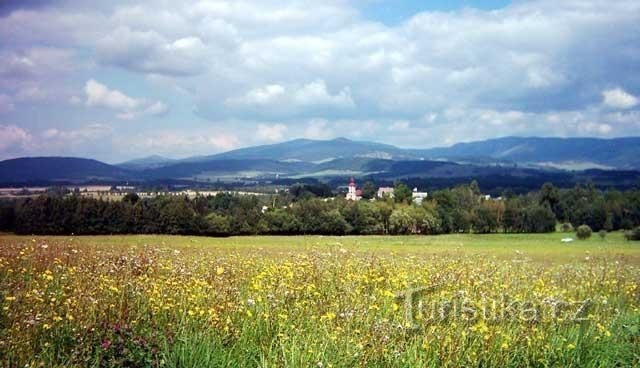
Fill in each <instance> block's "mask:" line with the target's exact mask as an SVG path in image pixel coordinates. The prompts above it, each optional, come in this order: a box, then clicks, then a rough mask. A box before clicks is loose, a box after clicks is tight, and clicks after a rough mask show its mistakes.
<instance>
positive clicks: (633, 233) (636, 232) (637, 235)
mask: <svg viewBox="0 0 640 368" xmlns="http://www.w3.org/2000/svg"><path fill="white" fill-rule="evenodd" d="M624 237H625V239H627V240H640V226H638V227H636V228H635V229H633V230H628V231H625V232H624Z"/></svg>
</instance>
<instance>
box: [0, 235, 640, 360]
mask: <svg viewBox="0 0 640 368" xmlns="http://www.w3.org/2000/svg"><path fill="white" fill-rule="evenodd" d="M566 236H568V234H561V233H555V234H544V235H528V234H526V235H502V234H493V235H443V236H428V237H427V236H425V237H420V236H412V237H378V236H366V237H330V236H325V237H321V236H307V237H232V238H204V237H173V236H95V237H25V236H14V235H8V234H7V235H1V236H0V303H1V306H2V309H1V310H0V366H9V367H11V366H15V367H25V366H29V367H35V366H43V367H51V366H78V367H85V366H166V367H203V366H215V367H217V366H232V367H250V366H261V367H281V366H287V367H353V366H362V367H364V366H367V367H369V366H379V367H387V366H404V367H430V366H431V367H440V366H449V367H460V366H482V367H490V366H500V367H516V366H539V367H549V366H557V367H614V366H621V367H627V366H640V309H639V308H640V287H639V286H638V285H639V284H640V244H638V243H637V242H635V243H634V242H627V241H625V240H624V239H623V238H622V236H621V234H619V233H613V234H609V235H607V237H606V239H604V240H603V239H600V238H599V237H598V236H597V235H595V236H594V237H592V238H591V239H589V240H586V241H575V242H573V243H567V244H565V243H561V242H560V239H561V238H563V237H566Z"/></svg>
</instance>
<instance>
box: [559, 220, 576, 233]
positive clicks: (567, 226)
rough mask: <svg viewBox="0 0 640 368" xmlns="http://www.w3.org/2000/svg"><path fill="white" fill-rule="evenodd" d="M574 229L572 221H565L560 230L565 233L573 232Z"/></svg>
mask: <svg viewBox="0 0 640 368" xmlns="http://www.w3.org/2000/svg"><path fill="white" fill-rule="evenodd" d="M573 230H574V229H573V225H571V223H570V222H565V223H563V224H562V225H560V231H562V232H563V233H572V232H573Z"/></svg>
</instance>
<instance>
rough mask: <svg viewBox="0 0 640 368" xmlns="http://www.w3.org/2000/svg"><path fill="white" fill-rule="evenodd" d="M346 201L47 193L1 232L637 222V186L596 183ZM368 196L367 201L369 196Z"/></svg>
mask: <svg viewBox="0 0 640 368" xmlns="http://www.w3.org/2000/svg"><path fill="white" fill-rule="evenodd" d="M363 189H364V190H363V196H364V199H363V200H361V201H358V202H353V201H347V200H345V199H344V198H343V195H334V193H332V191H331V188H328V187H326V186H323V185H308V184H296V185H293V186H292V187H291V188H289V190H288V191H287V192H286V193H280V194H277V195H265V196H254V195H234V194H230V193H220V194H217V195H215V196H206V197H205V196H197V197H195V198H192V199H190V198H188V197H186V196H158V197H155V198H140V197H138V196H137V195H136V194H135V193H130V194H127V195H126V196H124V198H123V199H122V200H121V201H106V200H100V199H94V198H90V197H83V196H81V195H79V194H78V193H66V194H65V193H59V192H55V191H54V192H51V193H48V194H45V195H41V196H39V197H35V198H29V199H26V200H21V201H14V202H5V203H2V204H0V230H3V231H13V232H16V233H19V234H51V235H57V234H59V235H62V234H78V235H80V234H191V235H210V236H228V235H250V234H274V235H275V234H278V235H295V234H325V235H346V234H354V235H358V234H444V233H465V232H474V233H495V232H505V233H544V232H553V231H555V230H556V226H557V224H559V223H560V224H562V227H563V229H564V230H570V229H573V227H574V226H575V227H578V226H579V225H588V226H589V227H590V228H591V229H592V230H593V231H596V232H597V231H601V230H605V231H611V230H618V229H632V228H634V227H637V226H639V225H640V191H638V190H629V191H624V192H621V191H616V190H611V191H600V190H597V189H595V187H593V186H592V185H577V186H575V187H574V188H571V189H558V188H556V187H554V186H553V185H552V184H550V183H546V184H544V185H543V186H542V187H541V188H540V190H537V191H533V192H529V193H527V194H522V195H516V194H513V193H510V192H509V191H505V192H504V193H503V195H502V197H500V198H497V199H487V198H486V197H485V196H484V195H482V194H481V192H480V188H479V187H478V185H477V183H475V182H472V183H471V184H468V185H460V186H456V187H454V188H449V189H443V190H438V191H435V192H433V193H430V194H429V197H428V200H425V201H424V202H423V203H421V204H415V203H413V201H412V198H411V190H409V188H408V187H407V186H406V185H405V184H403V183H397V184H396V185H395V188H394V195H393V197H385V198H378V199H375V198H374V197H375V191H376V188H375V185H374V184H373V183H366V184H365V185H364V186H363ZM369 199H370V200H369Z"/></svg>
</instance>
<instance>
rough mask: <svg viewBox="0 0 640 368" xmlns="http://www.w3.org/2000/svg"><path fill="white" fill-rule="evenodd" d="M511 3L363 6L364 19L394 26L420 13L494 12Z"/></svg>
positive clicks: (389, 1) (386, 0)
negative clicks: (468, 10)
mask: <svg viewBox="0 0 640 368" xmlns="http://www.w3.org/2000/svg"><path fill="white" fill-rule="evenodd" d="M510 3H511V2H510V1H507V0H484V1H477V0H475V1H469V0H449V1H447V0H431V1H419V0H407V1H398V0H395V1H394V0H378V1H375V0H374V1H369V2H366V3H364V4H362V5H361V11H362V14H363V16H364V17H366V18H368V19H371V20H376V21H379V22H382V23H384V24H387V25H390V26H394V25H397V24H400V23H402V22H403V21H405V20H407V19H408V18H411V17H412V16H413V15H415V14H417V13H420V12H429V11H441V12H452V11H458V10H460V9H464V8H473V9H482V10H494V9H500V8H504V7H505V6H507V5H509V4H510Z"/></svg>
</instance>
